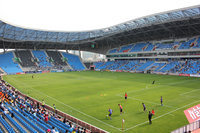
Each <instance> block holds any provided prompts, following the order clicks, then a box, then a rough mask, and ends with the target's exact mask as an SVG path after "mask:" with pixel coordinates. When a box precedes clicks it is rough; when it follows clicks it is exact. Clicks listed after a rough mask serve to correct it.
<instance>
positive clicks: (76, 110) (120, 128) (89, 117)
mask: <svg viewBox="0 0 200 133" xmlns="http://www.w3.org/2000/svg"><path fill="white" fill-rule="evenodd" d="M12 79H13V78H12ZM14 80H15V79H14ZM15 81H17V80H15ZM18 82H19V81H18ZM19 83H21V84H23V85H26V86H28V87H29V88H30V89H32V90H34V91H36V92H39V93H40V94H42V95H45V96H47V97H49V98H50V99H53V100H55V101H57V102H59V103H61V104H63V105H64V106H66V107H69V108H71V109H73V110H75V111H77V112H79V113H80V114H83V115H85V116H87V117H89V118H92V119H94V120H96V121H98V122H101V123H103V124H105V125H107V126H109V127H112V128H114V129H117V130H119V131H120V129H121V128H117V127H115V126H113V125H110V124H108V123H105V122H103V121H101V120H99V119H97V118H95V117H93V116H90V115H88V114H86V113H84V112H81V111H79V110H77V109H75V108H74V107H72V106H70V105H67V104H65V103H63V102H61V101H59V100H57V99H55V98H53V97H51V96H49V95H47V94H45V93H43V92H41V91H39V90H36V89H34V88H33V87H30V86H29V85H27V84H25V83H23V82H19Z"/></svg>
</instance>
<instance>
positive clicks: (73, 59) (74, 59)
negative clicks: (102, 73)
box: [62, 53, 85, 71]
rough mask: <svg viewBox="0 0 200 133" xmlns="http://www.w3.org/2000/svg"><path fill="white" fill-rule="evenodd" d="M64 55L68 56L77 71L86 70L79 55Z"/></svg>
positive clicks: (69, 62)
mask: <svg viewBox="0 0 200 133" xmlns="http://www.w3.org/2000/svg"><path fill="white" fill-rule="evenodd" d="M62 54H63V56H64V57H66V58H67V62H68V64H69V65H70V66H71V67H72V68H73V69H74V70H77V71H80V70H85V67H84V65H83V63H82V62H81V60H80V58H79V57H78V56H77V55H72V54H68V53H62Z"/></svg>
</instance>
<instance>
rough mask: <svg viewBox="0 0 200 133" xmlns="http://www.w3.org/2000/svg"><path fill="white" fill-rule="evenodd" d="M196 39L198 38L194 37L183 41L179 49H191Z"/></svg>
mask: <svg viewBox="0 0 200 133" xmlns="http://www.w3.org/2000/svg"><path fill="white" fill-rule="evenodd" d="M195 40H196V38H193V39H191V40H189V41H187V42H183V43H182V44H181V45H180V46H179V48H178V49H190V47H191V44H192V43H194V41H195Z"/></svg>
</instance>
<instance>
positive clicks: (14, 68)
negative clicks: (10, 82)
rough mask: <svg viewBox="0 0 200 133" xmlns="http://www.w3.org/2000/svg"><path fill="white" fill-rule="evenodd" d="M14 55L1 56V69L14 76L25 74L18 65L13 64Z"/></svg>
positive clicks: (10, 53) (9, 53)
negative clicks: (14, 74)
mask: <svg viewBox="0 0 200 133" xmlns="http://www.w3.org/2000/svg"><path fill="white" fill-rule="evenodd" d="M13 58H14V55H13V53H12V52H8V53H5V54H0V62H1V63H0V67H1V68H2V69H3V70H4V71H5V72H6V73H7V74H13V73H18V72H23V71H22V69H21V68H20V66H19V65H18V64H17V63H14V62H13Z"/></svg>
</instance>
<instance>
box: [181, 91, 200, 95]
mask: <svg viewBox="0 0 200 133" xmlns="http://www.w3.org/2000/svg"><path fill="white" fill-rule="evenodd" d="M199 90H200V89H195V90H191V91H188V92H184V93H181V94H179V95H181V96H182V95H185V94H188V93H191V92H195V91H199Z"/></svg>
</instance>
